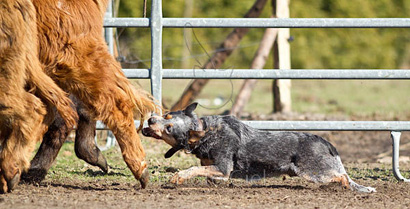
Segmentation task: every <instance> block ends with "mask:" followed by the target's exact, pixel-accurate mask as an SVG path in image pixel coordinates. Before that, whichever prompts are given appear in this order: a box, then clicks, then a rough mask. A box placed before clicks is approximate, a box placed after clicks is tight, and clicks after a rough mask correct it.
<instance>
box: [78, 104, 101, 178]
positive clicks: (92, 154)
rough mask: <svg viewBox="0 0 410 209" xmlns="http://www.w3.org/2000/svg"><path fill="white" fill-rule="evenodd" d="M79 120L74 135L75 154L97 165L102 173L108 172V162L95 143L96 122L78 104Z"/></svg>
mask: <svg viewBox="0 0 410 209" xmlns="http://www.w3.org/2000/svg"><path fill="white" fill-rule="evenodd" d="M77 112H78V115H79V117H80V120H79V122H78V129H77V131H76V135H75V154H76V155H77V157H78V158H80V159H82V160H84V161H85V162H87V163H89V164H90V165H93V166H98V167H99V168H100V169H101V170H102V171H104V173H107V172H108V164H107V160H106V159H105V157H104V155H103V154H102V153H101V151H100V149H99V148H98V147H97V145H96V143H95V140H94V139H95V130H96V122H95V121H94V120H92V119H91V116H90V115H89V113H88V111H87V110H86V109H85V108H83V107H82V105H78V108H77Z"/></svg>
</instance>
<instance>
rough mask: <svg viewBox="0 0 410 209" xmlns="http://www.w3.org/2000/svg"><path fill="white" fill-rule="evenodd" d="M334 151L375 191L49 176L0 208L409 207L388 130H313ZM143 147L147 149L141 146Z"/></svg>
mask: <svg viewBox="0 0 410 209" xmlns="http://www.w3.org/2000/svg"><path fill="white" fill-rule="evenodd" d="M317 134H319V135H321V136H323V137H325V138H327V139H328V140H329V141H330V142H331V143H332V144H333V145H334V146H335V147H336V148H337V149H338V151H339V153H340V155H341V157H342V160H343V162H344V163H345V167H346V168H347V171H348V173H349V175H350V176H351V177H352V179H354V180H355V181H356V182H357V183H359V184H362V185H365V186H372V187H375V188H376V189H377V193H372V194H363V193H357V192H352V191H350V190H346V189H343V188H341V187H340V186H339V185H334V184H330V185H320V184H313V183H310V182H306V181H305V180H303V179H300V178H286V179H282V178H269V179H263V180H260V181H256V182H246V181H243V180H231V181H229V182H223V183H220V184H212V185H211V184H208V183H207V182H206V180H205V179H194V180H190V181H188V182H186V184H184V185H181V186H177V187H175V186H173V185H169V184H168V183H166V182H156V183H152V184H151V185H150V186H149V187H148V188H147V189H144V190H141V189H139V183H137V182H136V181H134V182H124V181H117V180H104V179H97V180H93V181H87V182H84V181H81V180H64V179H61V180H53V181H51V180H50V179H46V180H45V181H44V182H42V183H40V184H39V185H30V184H20V185H19V186H18V188H17V189H16V190H14V191H13V192H12V193H9V194H4V195H1V196H0V208H5V209H6V208H193V207H197V208H262V207H263V208H265V207H269V208H409V207H410V198H409V196H410V190H409V188H410V184H409V183H404V182H397V180H395V178H394V177H393V176H392V175H393V174H392V172H391V139H390V133H389V132H350V131H349V132H330V131H329V132H317ZM409 144H410V134H407V133H403V136H402V145H403V146H402V149H401V152H400V155H401V158H400V160H401V162H400V169H401V171H402V173H403V175H405V176H406V177H409V176H410V163H409V156H410V152H409V149H408V147H409ZM146 149H147V150H148V149H150V148H149V147H146Z"/></svg>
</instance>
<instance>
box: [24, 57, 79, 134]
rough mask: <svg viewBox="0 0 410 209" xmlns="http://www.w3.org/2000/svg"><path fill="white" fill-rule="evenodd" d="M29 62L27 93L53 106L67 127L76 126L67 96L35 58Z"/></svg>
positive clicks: (75, 113) (76, 118) (75, 117)
mask: <svg viewBox="0 0 410 209" xmlns="http://www.w3.org/2000/svg"><path fill="white" fill-rule="evenodd" d="M30 62H31V64H30V65H29V66H28V67H29V68H31V69H29V70H28V71H27V72H28V77H29V79H28V80H29V81H28V83H27V84H28V86H29V87H30V89H29V91H30V92H32V93H34V94H35V95H36V96H37V97H39V98H40V99H41V100H42V101H43V102H44V103H46V104H47V105H48V106H50V107H52V106H55V107H56V109H57V111H58V113H59V114H60V115H61V117H62V118H63V119H64V121H65V123H66V125H67V126H68V127H73V126H74V125H76V123H77V120H78V115H77V112H76V111H74V109H73V105H72V102H71V100H70V99H69V98H68V97H67V94H66V93H65V92H64V91H63V90H62V89H61V88H60V87H58V86H57V84H56V83H55V82H54V81H53V80H52V79H51V78H50V77H49V76H47V75H46V74H45V73H44V71H43V70H42V68H41V67H40V66H41V65H40V62H39V61H38V59H37V58H33V59H31V60H30Z"/></svg>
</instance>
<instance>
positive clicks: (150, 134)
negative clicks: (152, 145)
mask: <svg viewBox="0 0 410 209" xmlns="http://www.w3.org/2000/svg"><path fill="white" fill-rule="evenodd" d="M141 133H142V135H144V136H147V137H152V138H156V139H162V138H161V136H159V135H158V134H156V133H155V131H154V130H152V129H151V128H143V129H142V132H141Z"/></svg>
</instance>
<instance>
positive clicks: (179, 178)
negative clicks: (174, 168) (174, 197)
mask: <svg viewBox="0 0 410 209" xmlns="http://www.w3.org/2000/svg"><path fill="white" fill-rule="evenodd" d="M185 180H186V178H184V177H183V174H182V173H181V172H178V173H176V174H175V175H174V176H173V177H172V178H171V180H170V182H171V183H173V184H177V185H178V184H182V183H184V181H185Z"/></svg>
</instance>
